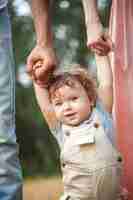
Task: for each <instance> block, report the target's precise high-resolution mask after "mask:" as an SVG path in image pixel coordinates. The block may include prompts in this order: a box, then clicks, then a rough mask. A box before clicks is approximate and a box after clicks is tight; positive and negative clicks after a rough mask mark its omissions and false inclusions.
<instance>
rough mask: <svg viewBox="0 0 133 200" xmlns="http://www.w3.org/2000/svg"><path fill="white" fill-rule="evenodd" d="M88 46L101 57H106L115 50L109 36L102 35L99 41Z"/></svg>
mask: <svg viewBox="0 0 133 200" xmlns="http://www.w3.org/2000/svg"><path fill="white" fill-rule="evenodd" d="M87 46H88V48H89V49H91V51H92V52H94V53H96V54H97V55H99V56H106V55H107V54H108V53H109V52H110V51H112V50H113V43H112V40H111V39H110V37H109V36H108V35H107V34H104V35H102V36H101V37H100V38H99V39H98V40H97V41H95V42H92V43H91V44H87Z"/></svg>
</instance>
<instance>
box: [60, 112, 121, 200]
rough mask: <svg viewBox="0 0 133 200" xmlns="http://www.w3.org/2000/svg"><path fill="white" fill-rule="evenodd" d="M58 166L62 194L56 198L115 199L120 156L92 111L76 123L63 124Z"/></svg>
mask: <svg viewBox="0 0 133 200" xmlns="http://www.w3.org/2000/svg"><path fill="white" fill-rule="evenodd" d="M63 128H64V135H65V139H64V145H63V148H62V151H61V166H62V175H63V183H64V195H63V196H62V197H61V199H60V200H116V199H118V195H119V192H120V191H119V187H120V176H121V168H122V167H121V166H122V159H121V157H120V154H119V153H118V152H117V150H116V149H115V148H114V147H113V145H112V144H111V142H110V140H109V139H108V137H107V135H106V132H105V130H104V128H103V126H102V123H101V121H100V119H99V116H98V113H97V112H96V111H95V114H94V117H93V119H92V120H91V121H90V122H89V123H86V124H83V125H80V126H77V127H68V126H64V127H63Z"/></svg>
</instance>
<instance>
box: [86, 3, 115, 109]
mask: <svg viewBox="0 0 133 200" xmlns="http://www.w3.org/2000/svg"><path fill="white" fill-rule="evenodd" d="M82 4H83V8H84V15H85V23H86V32H87V44H88V47H89V48H91V50H92V51H93V52H94V53H95V58H96V64H97V78H98V86H99V87H98V94H99V98H100V100H101V101H102V103H103V105H104V107H105V109H106V110H107V111H108V112H112V105H113V78H112V70H111V66H110V60H109V56H108V53H109V51H110V50H111V48H112V42H111V40H110V38H109V36H107V35H105V33H104V32H103V27H102V24H101V22H100V18H99V15H98V10H97V0H82Z"/></svg>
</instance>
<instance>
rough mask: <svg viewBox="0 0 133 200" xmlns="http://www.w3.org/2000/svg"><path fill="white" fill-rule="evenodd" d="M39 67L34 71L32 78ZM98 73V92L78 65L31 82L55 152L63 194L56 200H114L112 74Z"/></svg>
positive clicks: (117, 165)
mask: <svg viewBox="0 0 133 200" xmlns="http://www.w3.org/2000/svg"><path fill="white" fill-rule="evenodd" d="M42 64H43V63H41V62H37V63H36V64H35V66H34V76H35V75H36V73H37V70H39V68H40V67H41V65H42ZM108 66H109V65H107V66H103V68H101V69H98V70H97V71H98V81H99V82H98V89H96V84H95V82H94V81H93V80H92V78H91V77H90V75H89V73H88V72H87V71H86V70H85V69H84V68H81V67H79V66H77V67H76V68H74V69H72V68H71V70H69V71H67V72H52V73H51V74H50V73H49V72H46V74H47V79H46V81H45V84H44V85H43V87H42V85H39V84H37V83H36V81H33V82H34V88H35V93H36V97H37V101H38V104H39V106H40V109H41V111H42V113H43V115H44V118H45V120H46V121H47V123H48V125H49V127H50V130H51V132H52V134H53V135H54V136H55V138H56V139H57V141H58V144H59V146H60V149H61V154H60V160H61V168H62V174H63V184H64V194H63V196H62V197H61V199H60V200H116V199H119V192H120V176H121V168H122V158H121V156H120V154H119V152H118V151H117V150H116V147H115V143H114V141H115V140H114V130H113V125H112V117H111V112H112V104H113V89H112V88H113V87H112V72H111V69H110V68H109V67H108Z"/></svg>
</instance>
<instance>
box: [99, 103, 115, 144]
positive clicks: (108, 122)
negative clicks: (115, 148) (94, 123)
mask: <svg viewBox="0 0 133 200" xmlns="http://www.w3.org/2000/svg"><path fill="white" fill-rule="evenodd" d="M96 109H97V111H98V113H99V116H100V119H101V122H102V125H103V127H104V129H105V130H106V133H107V136H108V138H109V139H110V141H111V143H112V144H113V145H116V134H115V133H116V132H115V128H114V123H113V118H112V115H111V114H110V113H109V112H107V111H106V110H105V109H104V106H103V104H102V102H101V101H100V100H99V99H98V101H97V103H96Z"/></svg>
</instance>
